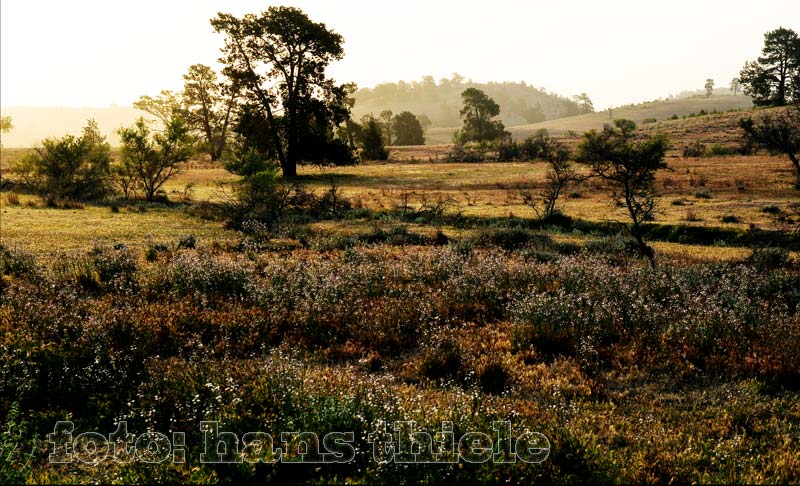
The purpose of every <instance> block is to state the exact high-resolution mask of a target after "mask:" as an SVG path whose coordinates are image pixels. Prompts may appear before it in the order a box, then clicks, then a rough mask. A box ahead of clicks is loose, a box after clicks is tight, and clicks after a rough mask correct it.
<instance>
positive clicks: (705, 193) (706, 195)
mask: <svg viewBox="0 0 800 486" xmlns="http://www.w3.org/2000/svg"><path fill="white" fill-rule="evenodd" d="M694 197H696V198H697V199H711V198H712V197H713V195H712V194H711V191H709V190H708V189H703V190H702V191H697V192H695V193H694Z"/></svg>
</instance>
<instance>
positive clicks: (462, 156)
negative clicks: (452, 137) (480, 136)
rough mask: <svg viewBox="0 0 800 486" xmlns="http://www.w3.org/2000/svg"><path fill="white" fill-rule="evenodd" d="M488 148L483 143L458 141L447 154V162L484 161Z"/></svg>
mask: <svg viewBox="0 0 800 486" xmlns="http://www.w3.org/2000/svg"><path fill="white" fill-rule="evenodd" d="M486 153H487V149H486V147H485V145H483V144H470V145H469V146H467V145H465V144H463V143H456V144H455V145H453V148H451V149H450V150H448V151H447V154H445V160H447V162H483V161H485V160H486Z"/></svg>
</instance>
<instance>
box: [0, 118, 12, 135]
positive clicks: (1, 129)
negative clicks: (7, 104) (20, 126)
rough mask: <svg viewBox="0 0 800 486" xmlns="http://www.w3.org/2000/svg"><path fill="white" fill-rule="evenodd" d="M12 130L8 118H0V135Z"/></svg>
mask: <svg viewBox="0 0 800 486" xmlns="http://www.w3.org/2000/svg"><path fill="white" fill-rule="evenodd" d="M13 128H14V124H13V123H12V122H11V117H10V116H0V133H8V132H10V131H11V129H13Z"/></svg>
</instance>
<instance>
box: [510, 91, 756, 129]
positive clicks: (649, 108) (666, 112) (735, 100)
mask: <svg viewBox="0 0 800 486" xmlns="http://www.w3.org/2000/svg"><path fill="white" fill-rule="evenodd" d="M752 106H753V102H752V101H751V99H750V97H749V96H712V97H710V98H706V97H694V98H679V99H669V100H663V101H652V102H648V103H642V104H639V105H629V106H625V107H619V108H613V109H612V110H611V113H609V111H608V110H606V111H601V112H596V113H589V114H587V115H579V116H572V117H568V118H562V119H559V120H549V121H545V122H542V123H533V124H529V125H520V126H515V127H511V128H509V131H510V132H511V133H512V134H513V135H514V137H517V138H524V137H527V136H529V135H532V134H533V133H535V132H536V131H537V130H539V129H542V128H546V129H547V130H548V131H550V132H551V134H555V135H558V134H561V133H564V132H566V131H569V130H574V131H576V132H585V131H588V130H591V129H593V128H598V129H599V128H603V125H604V124H605V123H608V122H609V121H610V120H612V119H614V118H627V119H629V120H633V121H635V122H636V123H637V124H640V125H641V124H642V122H644V121H645V120H647V119H648V118H649V119H653V118H655V119H656V120H658V121H662V120H666V119H668V118H670V117H671V116H673V115H677V116H679V117H684V116H688V115H690V114H692V113H699V112H700V111H702V110H705V112H706V113H714V112H725V111H730V110H739V109H745V108H752Z"/></svg>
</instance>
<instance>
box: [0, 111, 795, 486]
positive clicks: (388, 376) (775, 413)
mask: <svg viewBox="0 0 800 486" xmlns="http://www.w3.org/2000/svg"><path fill="white" fill-rule="evenodd" d="M735 126H736V119H735V114H720V115H711V116H708V117H699V118H691V119H686V120H676V121H668V122H659V123H656V124H648V125H645V127H646V128H644V129H643V130H645V131H651V130H663V131H667V132H668V133H669V135H670V137H671V140H672V142H673V149H672V150H671V151H670V154H669V157H668V158H667V162H668V165H669V170H667V171H664V172H663V173H661V174H659V176H658V178H657V181H656V187H657V189H658V191H659V193H660V206H659V208H660V211H659V212H658V213H657V216H656V219H655V221H654V222H653V223H652V226H651V227H650V228H649V231H650V232H649V233H648V235H649V236H648V238H649V240H650V241H651V242H652V244H653V246H654V248H655V250H656V252H657V260H658V267H657V268H651V267H650V266H649V265H648V264H647V262H646V261H643V260H642V259H640V258H636V256H635V255H633V254H632V253H631V251H630V249H629V248H630V247H629V241H628V240H627V239H626V236H625V234H624V230H623V228H622V227H621V226H619V225H617V224H615V222H618V221H619V222H624V221H625V217H624V214H623V213H622V212H621V211H620V210H619V209H618V208H616V207H614V206H613V205H612V204H610V202H609V201H610V198H609V188H608V187H606V186H605V185H604V184H602V183H601V182H599V181H597V180H594V179H590V180H588V181H586V182H584V183H581V184H579V185H576V186H575V187H571V188H569V189H568V190H567V191H566V194H565V197H564V198H563V200H561V201H560V208H561V210H562V211H563V213H564V215H565V217H564V218H562V219H561V220H558V221H554V222H551V223H548V224H546V225H544V224H540V223H539V222H537V221H536V219H535V218H534V216H535V213H534V212H533V210H532V209H531V208H529V207H527V206H525V205H524V204H523V202H522V199H521V196H520V191H521V190H531V191H534V192H535V191H536V190H538V189H539V188H541V187H542V185H543V184H544V182H545V173H546V166H545V164H544V163H542V162H514V163H444V162H442V160H443V156H444V154H445V153H446V151H447V150H448V147H447V146H425V147H396V148H392V150H391V160H390V161H388V162H385V163H365V164H362V165H358V166H353V167H338V168H324V169H321V168H318V167H301V168H300V170H299V177H298V178H297V180H296V181H295V182H299V183H301V184H303V185H304V186H305V187H307V188H308V189H309V190H311V191H313V192H314V193H316V194H322V193H323V192H324V191H326V190H328V189H329V188H330V187H331V183H333V184H334V185H335V186H336V188H337V189H338V190H339V191H340V195H341V196H342V197H344V198H345V199H346V200H347V201H348V202H349V205H350V207H349V209H342V210H340V211H336V212H335V213H313V214H312V213H311V212H310V211H309V212H306V213H304V212H296V213H291V214H289V215H287V217H286V218H285V220H284V221H281V223H280V224H279V225H276V226H275V228H272V229H271V230H270V231H263V232H259V231H253V232H250V233H245V232H239V231H234V230H232V229H229V228H227V227H226V224H225V221H224V218H222V217H221V216H220V212H219V209H218V208H217V207H216V206H215V204H217V203H219V202H220V200H221V199H220V191H221V190H223V189H222V187H221V184H223V183H225V182H229V181H231V180H233V177H232V176H231V175H230V174H228V173H227V172H225V171H224V170H223V169H222V168H220V167H219V166H217V165H215V164H211V163H209V162H207V161H203V160H195V161H192V162H190V163H189V164H187V166H186V167H185V169H184V171H183V172H182V173H181V174H179V175H178V176H176V177H175V178H174V179H172V180H170V181H169V182H168V184H167V185H166V186H165V188H164V189H165V193H166V196H167V199H168V201H166V202H163V201H162V202H160V203H146V202H144V201H140V200H132V201H124V200H121V199H110V200H107V201H101V202H95V203H85V204H82V205H68V206H67V207H68V208H67V209H60V208H55V207H48V206H47V205H46V204H45V203H44V202H43V201H42V200H41V198H40V197H38V196H35V195H32V194H27V193H24V192H22V191H20V190H18V187H17V186H14V185H13V184H10V183H9V184H7V185H6V186H4V187H5V189H4V190H3V191H2V192H0V245H1V246H0V419H2V426H3V427H2V432H1V433H0V452H2V454H3V457H4V461H5V462H3V463H0V480H2V481H0V482H7V483H18V482H26V481H27V482H35V483H64V482H74V481H77V482H87V481H96V482H111V483H164V482H197V483H225V484H228V483H230V484H237V483H242V482H246V483H252V482H261V483H267V482H270V483H276V484H286V483H296V482H304V483H316V484H320V483H336V484H340V483H352V484H360V483H386V482H390V483H398V482H400V483H427V484H444V483H447V484H474V483H478V484H497V483H510V484H531V483H537V482H538V483H543V484H550V483H560V484H571V483H593V484H594V483H625V484H629V483H636V484H640V483H648V484H661V483H667V484H669V483H726V484H727V483H772V482H774V483H782V482H792V481H796V480H797V478H798V477H800V435H799V434H798V431H800V392H798V383H800V364H799V363H798V360H797V359H796V358H797V354H798V350H800V313H799V312H798V309H800V293H799V292H798V289H800V270H799V269H800V259H799V258H798V253H797V250H798V249H800V241H798V238H797V236H796V235H797V227H798V224H800V223H798V222H797V221H794V220H793V219H792V218H791V217H789V216H787V215H789V212H788V210H789V205H790V204H791V203H796V202H800V194H798V191H797V190H795V189H793V188H792V182H793V173H792V170H791V165H790V163H789V162H788V160H785V159H784V158H781V157H777V156H769V155H765V154H757V155H750V156H740V155H737V156H723V157H700V158H687V157H683V156H682V155H681V153H682V150H683V147H684V146H685V145H686V144H689V143H691V142H692V141H693V140H695V139H697V140H700V141H702V142H703V143H707V144H712V143H719V144H722V145H732V144H735V143H737V138H736V137H737V134H736V131H735V130H736V128H735ZM567 142H568V143H570V144H574V143H575V142H576V140H575V139H572V140H568V141H567ZM25 153H26V150H24V149H13V150H3V152H2V162H0V170H1V171H2V175H3V181H4V183H5V182H12V181H13V179H14V177H13V175H12V174H11V173H10V171H9V169H10V167H11V166H12V165H13V163H14V161H15V160H19V159H20V158H21V157H23V156H24V154H25ZM581 170H583V169H581ZM12 189H13V190H12ZM781 216H782V218H781ZM764 246H766V247H767V248H761V247H764ZM58 420H71V421H73V422H74V424H75V435H76V436H77V434H79V433H82V432H88V431H96V432H99V433H101V434H103V435H107V434H109V433H110V432H113V431H114V430H115V428H116V426H117V424H118V423H119V421H120V420H124V421H125V422H126V424H127V426H128V431H129V432H131V433H134V434H135V435H137V436H140V435H142V434H144V433H145V432H148V431H151V432H161V433H164V434H167V435H168V436H169V437H171V435H169V434H171V433H172V432H176V431H180V432H185V434H186V435H185V447H184V448H183V451H184V452H185V462H182V463H172V462H169V461H166V462H164V463H159V464H146V463H143V462H142V461H133V462H125V461H115V460H111V459H110V458H109V457H108V456H103V455H102V451H98V450H93V449H91V448H88V449H85V448H84V449H81V448H80V447H78V448H77V449H76V450H75V451H74V454H77V456H79V457H80V458H81V459H82V461H73V463H71V464H53V463H48V460H47V458H48V454H49V453H50V452H52V448H53V447H52V446H51V445H49V444H48V442H47V434H48V433H51V432H53V429H54V424H55V422H56V421H58ZM209 420H210V421H217V422H218V424H219V427H220V430H221V431H230V432H233V433H234V434H237V439H242V440H243V435H244V433H245V432H248V431H253V432H255V431H263V432H266V433H269V434H272V437H274V439H275V442H276V444H274V445H275V446H276V447H282V453H283V456H282V459H283V460H282V461H280V462H276V463H270V462H269V461H266V462H267V463H256V462H257V461H255V462H248V461H244V460H241V459H242V458H243V457H244V458H248V459H251V460H252V459H254V457H253V456H252V455H246V454H245V452H247V451H249V452H253V449H252V448H246V447H244V443H243V442H237V444H239V445H240V446H241V447H242V449H240V452H242V454H244V455H243V456H242V455H239V456H236V457H238V458H239V459H240V461H239V462H238V463H232V464H221V463H210V462H202V461H200V457H201V456H200V454H202V453H208V451H209V448H210V447H211V448H213V446H214V444H213V443H210V445H209V442H208V441H209V440H212V439H213V438H215V437H216V436H213V435H206V434H204V433H203V432H201V430H200V422H201V421H209ZM408 421H415V423H416V427H418V428H417V429H416V431H426V432H429V433H431V434H434V433H436V432H437V431H441V430H442V429H443V422H451V423H452V424H453V434H454V436H455V437H462V436H463V434H465V433H467V432H480V433H485V434H488V435H489V437H494V436H495V428H494V427H496V422H501V423H503V424H505V423H508V424H509V425H508V426H509V427H510V435H511V436H512V437H523V436H524V435H525V434H526V431H527V432H538V433H541V434H543V435H544V436H545V437H546V438H547V444H548V455H547V458H546V459H545V460H544V461H543V462H541V463H533V462H525V461H523V460H517V461H515V462H513V463H512V462H510V459H513V458H514V457H516V456H513V455H512V456H509V454H508V453H506V452H503V451H504V450H506V449H505V445H504V444H505V443H504V442H503V441H502V440H499V441H496V442H494V443H492V444H491V445H488V446H487V447H488V448H489V449H490V450H492V451H493V452H496V453H497V454H498V456H497V458H501V459H503V460H504V461H505V462H495V461H484V462H474V463H470V462H466V461H463V460H462V461H461V462H460V463H439V464H404V463H400V462H397V461H391V462H388V463H381V462H379V461H376V460H375V459H374V457H373V451H374V449H373V442H371V440H370V435H369V434H371V433H376V432H379V431H381V430H384V429H382V427H383V424H385V423H389V424H397V423H400V422H403V423H407V422H408ZM290 431H309V432H314V433H315V434H318V436H319V437H321V436H322V435H323V434H327V433H329V432H353V434H354V435H353V438H352V440H351V441H350V442H349V443H350V444H351V445H352V448H353V452H354V456H353V460H352V461H351V462H349V463H346V464H337V463H330V464H314V465H313V467H309V464H303V463H302V462H301V460H302V458H303V457H304V456H301V452H302V451H303V448H301V444H300V441H299V438H297V437H294V436H288V438H283V437H281V435H280V432H290ZM389 432H392V430H391V429H390V430H389ZM411 432H413V431H411V430H408V429H403V428H402V427H401V428H399V429H398V430H397V431H395V432H394V436H393V439H392V440H393V441H396V442H395V443H397V444H399V443H400V442H401V441H403V442H405V441H412V440H414V439H413V437H417V438H419V436H412V435H411ZM378 436H379V437H381V435H380V434H378ZM228 437H229V438H230V436H228ZM473 437H475V436H473ZM481 437H483V436H481ZM262 438H263V435H262ZM420 440H422V439H420ZM406 443H411V442H406ZM81 444H82V443H81V442H78V443H77V445H78V446H80V445H81ZM310 444H311V445H310V446H309V443H308V442H306V446H305V447H306V449H305V450H306V451H307V450H308V449H307V448H308V447H311V449H314V448H315V447H323V446H324V448H325V449H326V450H330V449H327V447H328V446H329V445H330V444H327V445H326V444H324V443H323V442H322V441H319V443H317V442H314V441H312V442H311V443H310ZM418 444H422V445H421V447H422V448H421V449H420V454H421V456H419V457H420V458H427V459H434V458H433V456H431V457H428V455H427V454H428V451H427V450H423V449H424V443H423V442H418ZM523 444H524V442H523ZM229 445H231V444H230V443H229ZM538 445H540V446H542V445H544V442H540V443H539V444H538ZM398 451H399V449H398ZM256 452H259V451H256ZM431 452H433V451H431ZM468 452H469V451H467V450H466V449H465V448H461V449H459V448H458V447H456V448H455V451H453V450H443V451H439V453H440V454H441V455H439V456H436V458H438V459H439V460H441V459H452V458H453V457H454V454H461V457H462V459H463V457H464V454H467V453H468ZM517 454H519V452H517ZM398 457H399V456H398ZM522 457H526V456H522ZM258 458H262V459H269V457H267V456H265V455H264V454H263V450H262V451H260V455H257V456H256V457H255V459H258ZM297 462H300V463H297Z"/></svg>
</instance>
